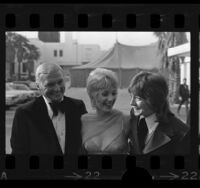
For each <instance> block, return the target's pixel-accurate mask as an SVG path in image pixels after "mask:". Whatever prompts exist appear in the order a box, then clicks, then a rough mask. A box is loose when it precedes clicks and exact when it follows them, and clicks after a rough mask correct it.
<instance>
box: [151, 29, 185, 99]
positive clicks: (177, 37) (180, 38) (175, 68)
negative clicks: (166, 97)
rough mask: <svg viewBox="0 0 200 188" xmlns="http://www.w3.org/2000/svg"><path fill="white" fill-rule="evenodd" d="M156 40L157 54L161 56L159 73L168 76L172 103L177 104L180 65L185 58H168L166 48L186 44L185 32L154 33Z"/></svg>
mask: <svg viewBox="0 0 200 188" xmlns="http://www.w3.org/2000/svg"><path fill="white" fill-rule="evenodd" d="M154 35H155V36H156V37H157V38H158V52H159V53H160V54H161V56H162V66H161V67H162V68H161V71H162V72H165V73H167V74H168V76H169V80H168V81H169V90H170V92H171V93H172V95H173V96H172V98H173V100H174V102H177V100H178V95H177V91H178V88H179V86H180V63H182V62H184V59H185V57H172V58H168V56H167V51H168V48H170V47H174V46H177V45H181V44H184V43H186V42H188V40H187V37H186V32H154Z"/></svg>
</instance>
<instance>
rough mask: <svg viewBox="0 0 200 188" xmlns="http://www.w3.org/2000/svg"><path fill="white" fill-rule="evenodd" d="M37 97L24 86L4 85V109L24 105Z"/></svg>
mask: <svg viewBox="0 0 200 188" xmlns="http://www.w3.org/2000/svg"><path fill="white" fill-rule="evenodd" d="M38 95H39V93H38V91H34V90H31V89H30V88H29V87H28V86H26V85H24V84H16V83H12V82H11V83H6V107H9V106H13V105H16V104H20V103H25V102H27V101H29V100H31V99H33V98H34V97H37V96H38Z"/></svg>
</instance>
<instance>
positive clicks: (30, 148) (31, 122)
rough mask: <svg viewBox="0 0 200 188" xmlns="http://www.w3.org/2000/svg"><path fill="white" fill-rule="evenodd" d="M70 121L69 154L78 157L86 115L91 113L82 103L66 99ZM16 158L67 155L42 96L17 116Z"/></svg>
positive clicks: (13, 142)
mask: <svg viewBox="0 0 200 188" xmlns="http://www.w3.org/2000/svg"><path fill="white" fill-rule="evenodd" d="M64 102H65V104H66V105H65V117H66V121H65V122H66V127H65V128H66V137H65V154H72V155H73V154H77V153H78V151H79V149H80V146H81V132H80V131H81V120H80V117H81V115H82V114H84V113H87V111H86V108H85V104H84V103H83V101H82V100H77V99H72V98H69V97H64ZM10 141H11V147H12V154H31V155H33V154H52V155H63V153H62V150H61V147H60V144H59V142H58V139H57V135H56V132H55V129H54V127H53V123H52V121H51V119H50V117H49V115H48V111H47V106H46V104H45V101H44V99H43V97H42V96H40V97H38V98H36V99H35V100H33V101H31V102H29V103H27V104H24V105H22V106H20V107H19V108H18V109H17V110H16V113H15V116H14V120H13V126H12V134H11V140H10Z"/></svg>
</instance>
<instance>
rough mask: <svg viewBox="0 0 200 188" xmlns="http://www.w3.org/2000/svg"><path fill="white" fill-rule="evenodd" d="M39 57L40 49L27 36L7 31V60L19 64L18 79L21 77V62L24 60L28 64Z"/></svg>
mask: <svg viewBox="0 0 200 188" xmlns="http://www.w3.org/2000/svg"><path fill="white" fill-rule="evenodd" d="M39 57H40V53H39V51H38V49H37V48H36V47H35V46H34V45H32V44H30V41H29V40H28V39H27V38H26V37H23V36H22V35H19V34H17V33H14V32H7V33H6V62H7V63H8V62H14V63H17V64H18V76H17V79H18V80H20V79H21V64H22V63H23V62H24V63H27V65H28V64H29V62H31V61H35V60H38V59H39ZM27 67H29V66H27ZM29 71H30V70H29Z"/></svg>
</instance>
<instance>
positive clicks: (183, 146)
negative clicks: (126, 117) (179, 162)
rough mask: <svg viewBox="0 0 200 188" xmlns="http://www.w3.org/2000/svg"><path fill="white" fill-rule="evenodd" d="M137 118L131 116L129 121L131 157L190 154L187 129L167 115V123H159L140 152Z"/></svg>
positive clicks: (176, 119) (173, 117) (180, 122)
mask: <svg viewBox="0 0 200 188" xmlns="http://www.w3.org/2000/svg"><path fill="white" fill-rule="evenodd" d="M138 120H139V117H136V116H132V118H131V120H130V126H131V131H130V136H129V137H130V148H131V154H132V155H143V154H145V155H147V154H150V155H186V154H189V153H190V131H189V127H188V126H187V125H186V124H184V123H183V122H182V121H180V120H179V119H178V118H176V117H175V116H174V115H173V114H171V115H169V118H168V122H167V123H164V122H162V123H161V122H160V123H159V124H158V127H157V128H156V130H155V132H154V134H153V136H152V137H151V138H150V140H149V142H148V143H147V144H146V146H145V147H144V149H143V151H141V150H140V146H139V142H138V137H137V124H138Z"/></svg>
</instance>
